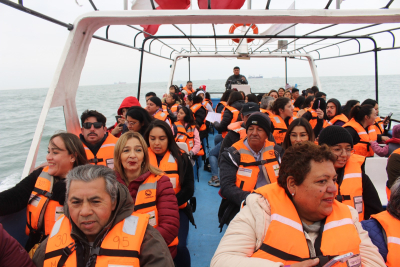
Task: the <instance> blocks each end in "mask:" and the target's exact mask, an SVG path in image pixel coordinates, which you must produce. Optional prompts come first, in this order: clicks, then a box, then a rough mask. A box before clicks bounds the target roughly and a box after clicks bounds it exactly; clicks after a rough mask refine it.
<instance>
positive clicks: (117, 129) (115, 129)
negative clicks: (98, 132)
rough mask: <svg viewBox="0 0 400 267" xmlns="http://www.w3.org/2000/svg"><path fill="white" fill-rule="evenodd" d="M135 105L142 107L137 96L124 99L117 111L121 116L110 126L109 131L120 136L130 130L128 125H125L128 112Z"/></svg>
mask: <svg viewBox="0 0 400 267" xmlns="http://www.w3.org/2000/svg"><path fill="white" fill-rule="evenodd" d="M133 106H138V107H140V103H139V100H137V98H136V97H134V96H128V97H126V98H125V99H124V100H122V103H121V105H120V106H119V108H118V111H117V114H118V116H120V118H118V121H117V122H116V123H115V124H114V125H113V126H111V127H110V128H108V132H109V133H111V134H112V135H114V136H115V137H120V136H121V134H123V133H125V132H127V131H128V127H127V126H126V125H125V119H126V112H127V111H128V109H129V108H130V107H133Z"/></svg>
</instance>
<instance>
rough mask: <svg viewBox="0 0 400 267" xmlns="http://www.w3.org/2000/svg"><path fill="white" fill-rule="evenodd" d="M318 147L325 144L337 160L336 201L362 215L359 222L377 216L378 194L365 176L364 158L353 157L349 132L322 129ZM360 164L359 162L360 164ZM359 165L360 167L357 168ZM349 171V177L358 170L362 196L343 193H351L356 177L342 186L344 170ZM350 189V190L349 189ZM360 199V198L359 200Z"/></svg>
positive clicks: (335, 164)
mask: <svg viewBox="0 0 400 267" xmlns="http://www.w3.org/2000/svg"><path fill="white" fill-rule="evenodd" d="M318 143H319V145H323V144H326V145H328V146H329V148H330V149H331V151H332V153H333V154H335V155H336V156H337V160H336V161H335V163H334V167H335V169H336V173H337V175H338V177H337V183H338V187H339V188H338V194H337V196H336V199H337V200H338V201H340V202H343V203H345V204H347V205H349V206H352V207H353V208H355V209H356V210H357V211H358V212H359V213H360V214H364V217H362V218H360V220H363V219H364V220H368V219H369V217H370V216H371V215H373V214H377V213H379V212H381V211H383V209H382V204H381V201H380V199H379V195H378V192H377V191H376V189H375V186H374V185H373V183H372V182H371V180H370V178H369V177H368V175H367V174H365V157H364V156H360V155H353V151H354V150H353V138H352V137H351V135H350V134H349V132H348V131H347V130H346V129H345V128H343V127H341V126H336V125H332V126H328V127H326V128H325V129H323V130H322V131H321V133H320V135H319V138H318ZM362 161H363V163H362V164H360V162H362ZM359 165H361V166H359ZM346 168H347V169H351V171H350V172H351V175H354V174H355V173H357V172H355V171H354V170H357V169H359V172H360V176H361V185H362V188H361V190H362V196H356V195H348V194H347V193H344V192H349V191H353V190H354V189H356V190H357V188H354V185H355V183H356V179H358V178H357V177H351V179H350V178H349V179H348V180H347V181H349V180H351V184H347V185H342V183H343V180H344V178H345V175H346V174H347V173H345V172H346V170H345V169H346ZM349 187H352V188H349ZM360 197H361V198H360Z"/></svg>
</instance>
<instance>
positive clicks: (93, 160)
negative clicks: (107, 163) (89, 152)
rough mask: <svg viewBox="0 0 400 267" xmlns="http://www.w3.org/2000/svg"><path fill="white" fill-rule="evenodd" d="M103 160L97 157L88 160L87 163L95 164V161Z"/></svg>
mask: <svg viewBox="0 0 400 267" xmlns="http://www.w3.org/2000/svg"><path fill="white" fill-rule="evenodd" d="M103 161H104V159H99V158H93V159H90V160H88V162H89V163H94V164H97V163H99V162H103Z"/></svg>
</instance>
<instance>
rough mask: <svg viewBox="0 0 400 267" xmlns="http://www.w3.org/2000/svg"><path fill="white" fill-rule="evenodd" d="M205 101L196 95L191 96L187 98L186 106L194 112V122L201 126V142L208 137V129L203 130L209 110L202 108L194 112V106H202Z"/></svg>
mask: <svg viewBox="0 0 400 267" xmlns="http://www.w3.org/2000/svg"><path fill="white" fill-rule="evenodd" d="M202 101H203V98H201V96H197V95H196V94H194V93H193V94H190V95H188V96H187V97H186V105H187V106H188V107H189V108H190V109H191V110H192V112H193V116H194V120H195V121H196V124H197V125H198V126H199V129H200V131H199V133H200V140H203V138H206V137H207V129H202V127H203V128H204V126H203V124H205V118H206V117H207V110H206V109H205V108H204V107H203V106H201V107H200V108H199V109H197V110H196V111H194V110H193V106H194V105H195V104H201V102H202Z"/></svg>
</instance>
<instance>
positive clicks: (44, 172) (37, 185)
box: [0, 133, 87, 256]
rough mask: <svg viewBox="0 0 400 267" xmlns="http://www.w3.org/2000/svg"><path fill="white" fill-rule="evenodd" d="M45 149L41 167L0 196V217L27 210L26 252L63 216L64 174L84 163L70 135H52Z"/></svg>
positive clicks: (76, 140)
mask: <svg viewBox="0 0 400 267" xmlns="http://www.w3.org/2000/svg"><path fill="white" fill-rule="evenodd" d="M47 149H48V151H47V156H46V160H47V164H46V166H45V167H43V166H41V167H39V168H37V169H36V170H34V171H33V172H32V173H31V174H29V175H28V176H27V177H25V178H24V179H22V180H21V182H19V183H18V184H17V185H15V186H14V187H13V188H10V189H8V190H6V191H3V192H1V193H0V216H4V215H8V214H12V213H15V212H18V211H20V210H23V209H24V208H27V224H26V225H27V227H26V230H25V232H26V234H27V235H28V236H29V238H28V242H27V243H26V245H25V249H26V250H27V251H28V252H29V251H30V250H31V249H32V248H33V247H34V246H35V245H36V244H38V243H40V242H41V241H42V240H43V239H45V238H46V237H47V236H48V235H49V234H50V232H51V229H52V228H53V225H54V223H55V222H56V220H57V218H58V216H60V215H62V214H63V213H64V212H63V205H64V201H65V191H66V187H65V177H66V175H67V173H68V172H69V171H70V170H72V169H73V168H74V167H76V166H79V165H84V164H86V162H87V159H86V153H85V149H84V148H83V145H82V142H81V141H80V140H79V138H78V137H77V136H76V135H74V134H71V133H57V134H55V135H53V136H52V137H51V138H50V141H49V145H48V148H47ZM27 203H28V204H27ZM43 213H44V216H43ZM31 256H33V253H32V255H31Z"/></svg>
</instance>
